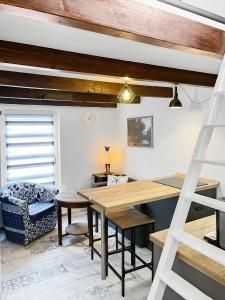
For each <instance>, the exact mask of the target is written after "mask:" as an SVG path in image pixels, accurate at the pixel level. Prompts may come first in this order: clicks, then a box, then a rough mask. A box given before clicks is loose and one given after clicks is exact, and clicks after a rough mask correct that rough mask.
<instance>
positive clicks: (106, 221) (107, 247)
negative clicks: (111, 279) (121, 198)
mask: <svg viewBox="0 0 225 300" xmlns="http://www.w3.org/2000/svg"><path fill="white" fill-rule="evenodd" d="M108 225H109V224H108V219H107V218H106V219H105V235H106V246H105V248H106V251H105V252H106V264H105V265H106V266H105V268H106V277H107V276H108V259H109V255H108V251H109V250H108V249H109V243H108V242H109V241H108Z"/></svg>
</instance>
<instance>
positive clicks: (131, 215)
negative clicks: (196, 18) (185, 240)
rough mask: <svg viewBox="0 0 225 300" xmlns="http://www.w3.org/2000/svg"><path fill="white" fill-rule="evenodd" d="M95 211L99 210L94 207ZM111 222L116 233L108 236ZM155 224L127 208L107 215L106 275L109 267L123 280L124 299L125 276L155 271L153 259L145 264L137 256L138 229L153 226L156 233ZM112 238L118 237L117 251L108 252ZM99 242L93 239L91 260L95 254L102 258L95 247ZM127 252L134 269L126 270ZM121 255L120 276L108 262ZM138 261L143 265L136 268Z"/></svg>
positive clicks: (139, 213) (148, 218) (153, 221)
mask: <svg viewBox="0 0 225 300" xmlns="http://www.w3.org/2000/svg"><path fill="white" fill-rule="evenodd" d="M94 209H98V208H96V207H94ZM109 221H110V222H111V223H113V224H114V225H115V227H116V232H115V234H114V235H110V236H109V235H108V222H109ZM154 224H155V220H154V219H152V218H150V217H149V216H146V215H145V214H143V213H141V212H139V211H138V210H136V209H130V208H127V209H126V210H123V211H118V212H110V213H108V214H106V236H107V237H108V238H107V239H106V242H107V244H106V264H107V266H106V273H107V275H108V267H109V268H110V269H111V270H112V271H113V272H114V274H115V275H116V276H117V277H118V278H119V279H120V280H121V283H122V297H124V296H125V276H126V274H128V273H131V272H134V271H137V270H141V269H143V268H148V269H150V270H151V271H152V270H153V259H152V260H151V262H150V263H147V262H145V261H144V260H143V259H142V258H141V257H140V256H139V255H137V254H136V246H135V230H136V228H138V227H142V226H145V225H151V226H152V232H154ZM118 230H120V231H121V237H122V239H121V242H120V241H119V240H118ZM128 230H130V232H131V238H130V245H129V246H128V247H125V233H126V232H127V231H128ZM111 237H116V250H113V251H108V239H109V238H111ZM97 240H98V241H99V240H101V239H92V245H91V258H92V259H93V254H94V252H95V253H97V254H98V255H99V256H100V257H101V254H100V253H99V252H98V250H97V249H96V248H95V247H94V242H96V241H97ZM118 245H121V248H120V249H119V248H118ZM125 251H129V252H130V254H131V265H132V268H129V269H127V270H126V269H125ZM116 253H121V254H122V258H121V274H119V273H118V272H117V271H116V270H115V268H114V267H113V266H112V265H111V264H110V263H109V262H108V256H110V255H113V254H116ZM136 260H139V261H140V262H141V265H139V266H137V267H136Z"/></svg>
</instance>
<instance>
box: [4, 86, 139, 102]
mask: <svg viewBox="0 0 225 300" xmlns="http://www.w3.org/2000/svg"><path fill="white" fill-rule="evenodd" d="M0 97H2V98H14V99H30V100H41V101H42V100H52V101H69V102H75V103H76V102H77V103H78V102H79V103H80V102H82V103H86V102H87V103H90V102H91V103H92V102H93V103H111V104H112V103H114V104H115V103H117V102H118V99H117V96H115V95H104V94H90V93H73V92H64V91H54V90H44V89H31V88H17V87H8V86H0ZM133 103H140V96H137V97H136V98H135V100H134V102H133Z"/></svg>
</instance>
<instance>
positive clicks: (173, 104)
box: [169, 86, 182, 108]
mask: <svg viewBox="0 0 225 300" xmlns="http://www.w3.org/2000/svg"><path fill="white" fill-rule="evenodd" d="M169 108H182V103H181V101H180V100H179V98H178V92H177V86H175V91H174V97H173V99H172V100H171V101H170V104H169Z"/></svg>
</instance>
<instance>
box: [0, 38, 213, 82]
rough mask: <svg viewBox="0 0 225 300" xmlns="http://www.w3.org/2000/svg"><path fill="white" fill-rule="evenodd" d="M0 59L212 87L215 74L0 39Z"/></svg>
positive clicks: (50, 67)
mask: <svg viewBox="0 0 225 300" xmlns="http://www.w3.org/2000/svg"><path fill="white" fill-rule="evenodd" d="M0 62H2V63H9V64H18V65H24V66H32V67H40V68H48V69H57V70H64V71H72V72H80V73H87V74H100V75H108V76H117V77H125V76H128V77H130V78H134V79H139V80H151V81H162V82H173V83H184V84H191V85H199V86H214V85H215V81H216V77H217V75H214V74H207V73H201V72H193V71H188V70H181V69H174V68H167V67H161V66H155V65H149V64H142V63H135V62H130V61H123V60H118V59H111V58H105V57H99V56H93V55H86V54H80V53H74V52H69V51H62V50H56V49H51V48H44V47H39V46H32V45H27V44H20V43H14V42H8V41H1V40H0Z"/></svg>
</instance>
